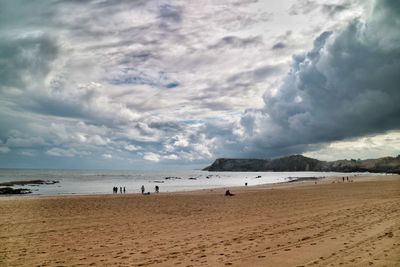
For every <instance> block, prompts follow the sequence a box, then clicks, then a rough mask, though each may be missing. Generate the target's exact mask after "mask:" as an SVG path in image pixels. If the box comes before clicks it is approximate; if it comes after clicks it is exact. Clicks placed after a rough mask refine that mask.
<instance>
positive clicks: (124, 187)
mask: <svg viewBox="0 0 400 267" xmlns="http://www.w3.org/2000/svg"><path fill="white" fill-rule="evenodd" d="M125 192H126V190H125V186H124V194H125Z"/></svg>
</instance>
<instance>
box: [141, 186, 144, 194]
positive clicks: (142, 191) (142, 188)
mask: <svg viewBox="0 0 400 267" xmlns="http://www.w3.org/2000/svg"><path fill="white" fill-rule="evenodd" d="M141 189H142V194H144V185H142V188H141Z"/></svg>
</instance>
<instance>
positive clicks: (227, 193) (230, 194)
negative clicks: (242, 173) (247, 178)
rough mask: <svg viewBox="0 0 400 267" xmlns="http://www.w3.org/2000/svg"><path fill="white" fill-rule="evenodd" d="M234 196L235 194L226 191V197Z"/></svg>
mask: <svg viewBox="0 0 400 267" xmlns="http://www.w3.org/2000/svg"><path fill="white" fill-rule="evenodd" d="M234 195H235V194H232V193H231V191H229V190H226V191H225V196H229V197H231V196H234Z"/></svg>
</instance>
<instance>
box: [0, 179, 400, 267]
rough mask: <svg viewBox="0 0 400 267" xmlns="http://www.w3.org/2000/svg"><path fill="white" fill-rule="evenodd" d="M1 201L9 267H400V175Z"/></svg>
mask: <svg viewBox="0 0 400 267" xmlns="http://www.w3.org/2000/svg"><path fill="white" fill-rule="evenodd" d="M223 192H224V191H223V189H216V190H212V191H210V190H204V191H198V192H191V193H171V194H158V195H155V194H152V195H150V196H142V195H128V194H127V195H93V196H60V197H27V198H26V197H22V198H21V197H9V198H1V199H0V214H1V216H0V266H148V265H154V266H227V265H232V266H400V176H381V177H368V178H362V177H359V178H356V179H355V181H354V182H352V183H351V182H349V183H347V182H346V183H337V182H336V183H332V181H331V180H327V181H325V182H323V183H321V182H319V183H318V184H314V182H302V183H294V184H290V185H277V186H259V187H247V188H244V187H243V188H232V189H231V192H232V193H235V196H233V197H225V196H224V195H223Z"/></svg>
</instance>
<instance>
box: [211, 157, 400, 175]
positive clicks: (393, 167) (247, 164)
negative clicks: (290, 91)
mask: <svg viewBox="0 0 400 267" xmlns="http://www.w3.org/2000/svg"><path fill="white" fill-rule="evenodd" d="M203 170H204V171H241V172H261V171H273V172H290V171H324V172H330V171H334V172H374V173H397V174H400V155H399V156H397V157H383V158H378V159H366V160H360V159H358V160H356V159H350V160H347V159H344V160H336V161H321V160H317V159H313V158H308V157H305V156H302V155H292V156H287V157H282V158H277V159H232V158H219V159H216V160H215V161H214V162H213V163H212V164H211V165H210V166H208V167H206V168H204V169H203Z"/></svg>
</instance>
